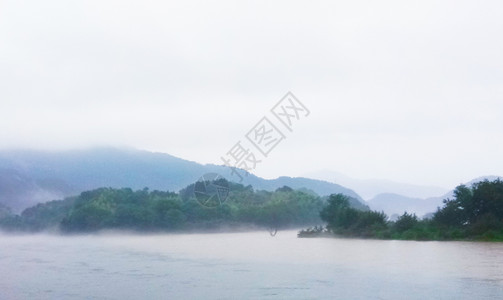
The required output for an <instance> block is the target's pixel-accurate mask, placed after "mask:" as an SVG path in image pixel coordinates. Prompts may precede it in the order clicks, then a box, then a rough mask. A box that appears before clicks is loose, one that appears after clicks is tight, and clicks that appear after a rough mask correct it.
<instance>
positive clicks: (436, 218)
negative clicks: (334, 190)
mask: <svg viewBox="0 0 503 300" xmlns="http://www.w3.org/2000/svg"><path fill="white" fill-rule="evenodd" d="M320 217H321V219H322V220H323V221H325V222H326V223H327V225H326V226H325V227H321V226H320V227H314V228H308V229H306V230H302V231H301V232H299V236H300V237H310V236H319V235H338V236H345V237H363V238H379V239H404V240H488V241H503V181H501V180H499V179H497V180H495V181H488V180H485V181H482V182H479V183H476V184H474V185H472V186H471V187H468V186H466V185H460V186H458V187H456V189H455V190H454V197H453V199H446V200H444V205H443V207H441V208H438V209H437V211H436V212H435V213H434V214H433V216H432V218H427V219H422V220H420V219H419V218H418V217H417V216H416V215H415V214H409V213H407V212H405V213H404V214H403V215H402V216H400V217H399V218H398V219H397V220H396V221H389V219H388V217H387V216H386V215H385V214H384V213H383V212H376V211H359V210H356V209H354V208H352V207H350V206H349V201H348V199H347V197H346V196H344V195H342V194H337V195H331V196H330V198H329V199H328V201H327V205H326V206H325V207H324V208H323V209H322V211H321V212H320Z"/></svg>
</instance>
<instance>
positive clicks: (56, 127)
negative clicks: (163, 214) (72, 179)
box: [0, 0, 503, 187]
mask: <svg viewBox="0 0 503 300" xmlns="http://www.w3.org/2000/svg"><path fill="white" fill-rule="evenodd" d="M210 2H211V3H210ZM238 2H239V3H238ZM502 16H503V2H501V1H291V0H290V1H218V2H216V1H177V2H174V1H171V2H168V1H149V0H147V1H145V0H143V1H124V0H121V1H104V0H100V1H51V0H48V1H8V0H2V1H0V148H21V147H30V148H41V149H66V148H80V147H88V146H94V145H124V146H132V147H136V148H140V149H146V150H154V151H160V152H166V153H170V154H172V155H175V156H178V157H182V158H185V159H190V160H194V161H198V162H202V163H217V164H221V160H220V157H221V156H223V155H225V153H226V152H227V151H228V150H229V149H230V148H232V146H233V145H234V144H236V143H237V142H238V141H240V140H241V141H243V142H244V141H245V140H246V138H245V134H246V133H247V132H248V131H249V130H250V129H251V128H252V127H253V126H254V125H255V124H256V123H257V122H258V121H259V120H260V119H261V118H262V117H263V116H271V115H270V113H269V110H270V109H271V107H272V106H274V105H275V104H276V102H277V101H279V100H280V99H281V97H282V96H283V95H284V94H285V93H286V92H288V91H292V92H293V93H294V94H295V95H296V96H297V97H298V98H299V99H300V100H301V101H302V103H304V105H305V106H306V107H307V108H308V109H309V110H310V112H311V113H310V115H309V116H308V117H306V118H303V119H301V120H298V123H296V124H295V128H294V130H293V132H288V131H286V130H285V132H284V133H285V136H286V140H284V141H282V142H281V143H280V144H278V146H277V147H276V148H275V149H273V151H271V153H270V155H269V157H267V158H265V159H263V161H262V162H261V163H260V164H259V165H257V169H256V170H255V173H256V174H257V175H259V176H264V177H275V176H279V175H290V176H295V175H301V174H304V173H307V172H310V171H315V170H319V169H330V170H334V171H338V172H341V173H344V174H346V175H349V176H353V177H356V178H387V179H392V180H397V181H404V182H415V183H419V184H433V185H438V186H444V187H453V186H454V185H456V184H458V183H460V182H464V181H468V180H470V179H472V178H474V177H478V176H481V175H491V174H494V175H501V174H503V159H502V156H501V153H503V55H502V53H503V18H502Z"/></svg>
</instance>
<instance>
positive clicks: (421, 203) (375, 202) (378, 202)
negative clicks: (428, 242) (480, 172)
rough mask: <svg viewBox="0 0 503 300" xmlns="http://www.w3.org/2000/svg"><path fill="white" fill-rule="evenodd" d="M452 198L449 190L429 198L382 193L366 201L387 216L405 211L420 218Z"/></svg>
mask: <svg viewBox="0 0 503 300" xmlns="http://www.w3.org/2000/svg"><path fill="white" fill-rule="evenodd" d="M498 178H502V177H499V176H483V177H478V178H476V179H473V180H471V181H469V182H467V183H465V185H467V186H471V185H473V184H474V183H477V182H481V181H484V180H486V179H487V180H489V181H494V180H496V179H498ZM453 197H454V190H451V191H449V192H447V193H445V194H444V195H442V196H439V197H429V198H413V197H407V196H403V195H398V194H393V193H383V194H379V195H377V196H375V197H374V198H372V199H370V200H368V201H367V204H368V205H369V207H370V209H372V210H378V211H384V212H385V213H386V214H387V215H388V216H391V215H393V214H398V215H401V214H403V213H404V212H405V211H406V212H408V213H415V214H416V215H417V216H419V217H422V216H424V215H426V214H428V213H432V212H435V211H436V210H437V207H442V206H443V200H444V199H452V198H453Z"/></svg>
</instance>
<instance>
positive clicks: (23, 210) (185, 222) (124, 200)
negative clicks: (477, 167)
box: [0, 148, 499, 239]
mask: <svg viewBox="0 0 503 300" xmlns="http://www.w3.org/2000/svg"><path fill="white" fill-rule="evenodd" d="M0 170H1V173H0V174H1V175H2V176H1V177H0V186H2V187H3V189H2V190H0V226H1V227H2V228H3V229H4V230H7V231H14V232H16V231H18V232H19V231H27V232H39V231H52V232H64V233H78V232H96V231H102V230H134V231H141V232H156V231H175V232H176V231H193V230H196V231H198V230H199V231H201V230H202V231H214V230H226V231H236V230H246V229H247V230H250V229H255V230H256V229H261V230H264V229H266V230H269V231H271V232H274V233H275V232H276V231H277V230H284V229H289V228H290V229H291V228H302V227H304V228H306V227H309V228H311V229H308V230H307V231H303V232H301V236H309V237H311V236H319V234H326V233H330V232H332V233H336V234H342V235H356V236H360V237H377V238H406V239H408V238H411V239H452V238H462V237H465V236H468V233H464V234H458V233H457V231H456V233H455V234H448V235H445V234H443V235H441V234H439V233H438V234H436V235H424V236H423V235H417V234H416V235H411V234H412V233H411V230H412V229H415V228H416V227H417V226H418V224H421V226H423V225H424V224H426V225H424V226H423V227H424V228H427V227H428V226H430V227H431V226H433V225H431V224H430V223H428V222H430V221H429V220H435V219H439V218H441V217H440V216H441V213H442V211H443V209H444V208H443V207H444V206H445V204H446V203H447V202H446V201H452V200H450V199H455V198H456V197H458V193H457V189H456V190H453V191H451V192H449V193H446V194H445V195H444V196H440V197H432V198H428V199H419V198H410V197H406V196H402V195H397V194H392V193H389V194H379V195H377V196H376V197H374V198H372V199H370V200H369V201H364V200H363V199H362V198H361V197H360V196H359V195H358V194H357V193H356V192H355V191H353V190H351V189H349V188H346V187H343V186H340V185H337V184H335V183H330V182H327V181H322V180H316V179H309V178H291V177H280V178H277V179H274V180H266V179H262V178H260V177H257V176H254V175H252V174H248V176H245V177H244V180H243V181H244V182H243V183H236V182H233V181H228V180H227V179H226V178H225V177H222V179H220V180H223V182H224V183H225V186H226V188H227V189H228V191H226V197H225V202H224V203H218V205H215V206H213V207H207V206H206V203H204V204H203V205H201V202H200V203H198V199H196V198H195V197H196V196H195V194H194V189H195V184H197V183H196V180H197V177H198V176H199V174H201V173H209V172H214V173H217V172H218V173H220V174H226V173H229V171H230V170H229V168H227V167H225V166H217V165H201V164H198V163H195V162H190V161H186V160H183V159H179V158H176V157H173V156H170V155H167V154H162V153H152V152H147V151H139V150H134V149H117V148H95V149H90V150H80V151H76V150H74V151H66V152H39V151H29V150H26V151H11V152H9V151H3V152H1V155H0ZM498 180H499V177H496V176H488V177H483V178H478V179H474V180H473V181H471V182H469V183H467V185H468V186H478V185H479V184H482V183H483V182H494V183H495V184H498ZM458 188H459V187H458ZM44 197H45V198H44ZM54 197H58V198H56V199H55V198H54ZM341 197H342V198H341ZM496 197H499V196H498V195H496ZM337 199H338V200H337ZM334 201H336V202H337V201H338V202H337V204H334V203H335V202H334ZM497 201H499V200H497ZM334 205H335V206H334ZM13 208H14V209H13ZM441 208H442V209H441ZM341 209H342V211H346V210H348V209H349V210H348V212H350V215H348V216H345V217H341V215H340V214H341ZM329 210H334V211H335V212H328V211H329ZM334 213H335V215H333V214H334ZM342 214H343V215H344V214H346V212H344V213H342ZM327 216H331V217H327ZM341 218H342V220H344V219H347V220H354V221H351V222H356V223H354V224H353V223H351V222H350V223H348V224H346V225H344V226H349V227H344V228H345V229H344V230H342V231H341V230H334V228H338V227H337V226H335V227H334V225H333V224H332V222H334V220H341ZM348 218H349V219H348ZM421 218H424V221H421ZM360 219H361V220H360ZM348 222H349V221H348ZM389 222H391V223H389ZM404 222H405V223H406V224H408V225H407V226H409V227H410V228H408V230H409V231H407V232H408V233H409V235H408V236H403V235H397V234H398V233H393V232H394V231H393V230H394V229H393V228H395V227H396V226H400V225H396V224H401V223H404ZM420 222H426V223H424V224H423V223H420ZM498 222H499V221H497V222H496V223H497V224H499V223H498ZM324 224H328V225H327V226H326V227H324ZM331 224H332V225H331ZM376 224H377V225H376ZM388 224H392V225H388ZM458 225H459V226H461V225H462V224H458ZM354 226H356V227H354ZM376 226H377V227H376ZM379 226H381V227H379ZM389 226H391V227H389ZM413 226H416V227H414V228H413ZM435 226H437V225H435ZM495 226H496V227H497V228H499V225H495ZM353 227H354V228H360V229H358V230H356V229H354V228H353ZM388 227H389V228H388ZM350 228H353V229H351V230H350ZM368 228H374V229H372V230H371V231H368V230H369V229H368ZM376 228H380V229H379V230H378V231H376ZM424 228H423V229H421V230H423V231H424V232H432V231H434V230H436V228H437V227H432V228H429V227H428V228H427V229H424ZM491 228H492V227H491ZM355 230H356V231H355ZM362 230H363V231H362ZM478 233H479V234H480V233H481V232H478ZM482 233H485V231H484V230H482Z"/></svg>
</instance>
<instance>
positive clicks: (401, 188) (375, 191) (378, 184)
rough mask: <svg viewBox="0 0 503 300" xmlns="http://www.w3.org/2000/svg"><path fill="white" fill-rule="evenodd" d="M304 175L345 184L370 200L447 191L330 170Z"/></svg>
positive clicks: (413, 196) (436, 195) (445, 190)
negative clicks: (385, 195)
mask: <svg viewBox="0 0 503 300" xmlns="http://www.w3.org/2000/svg"><path fill="white" fill-rule="evenodd" d="M304 176H306V177H309V178H314V179H320V180H326V181H328V182H333V183H337V184H340V185H343V186H346V187H348V188H350V189H352V190H354V191H355V192H356V193H358V195H360V196H362V198H363V199H365V200H370V199H372V198H374V197H375V196H377V195H379V194H383V193H391V194H398V195H403V196H406V197H411V198H430V197H438V196H440V195H443V194H445V193H447V192H448V191H449V189H446V188H442V187H437V186H425V185H416V184H410V183H403V182H395V181H391V180H385V179H356V178H351V177H349V176H346V175H344V174H341V173H338V172H335V171H330V170H320V171H316V172H310V173H306V174H304Z"/></svg>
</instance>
